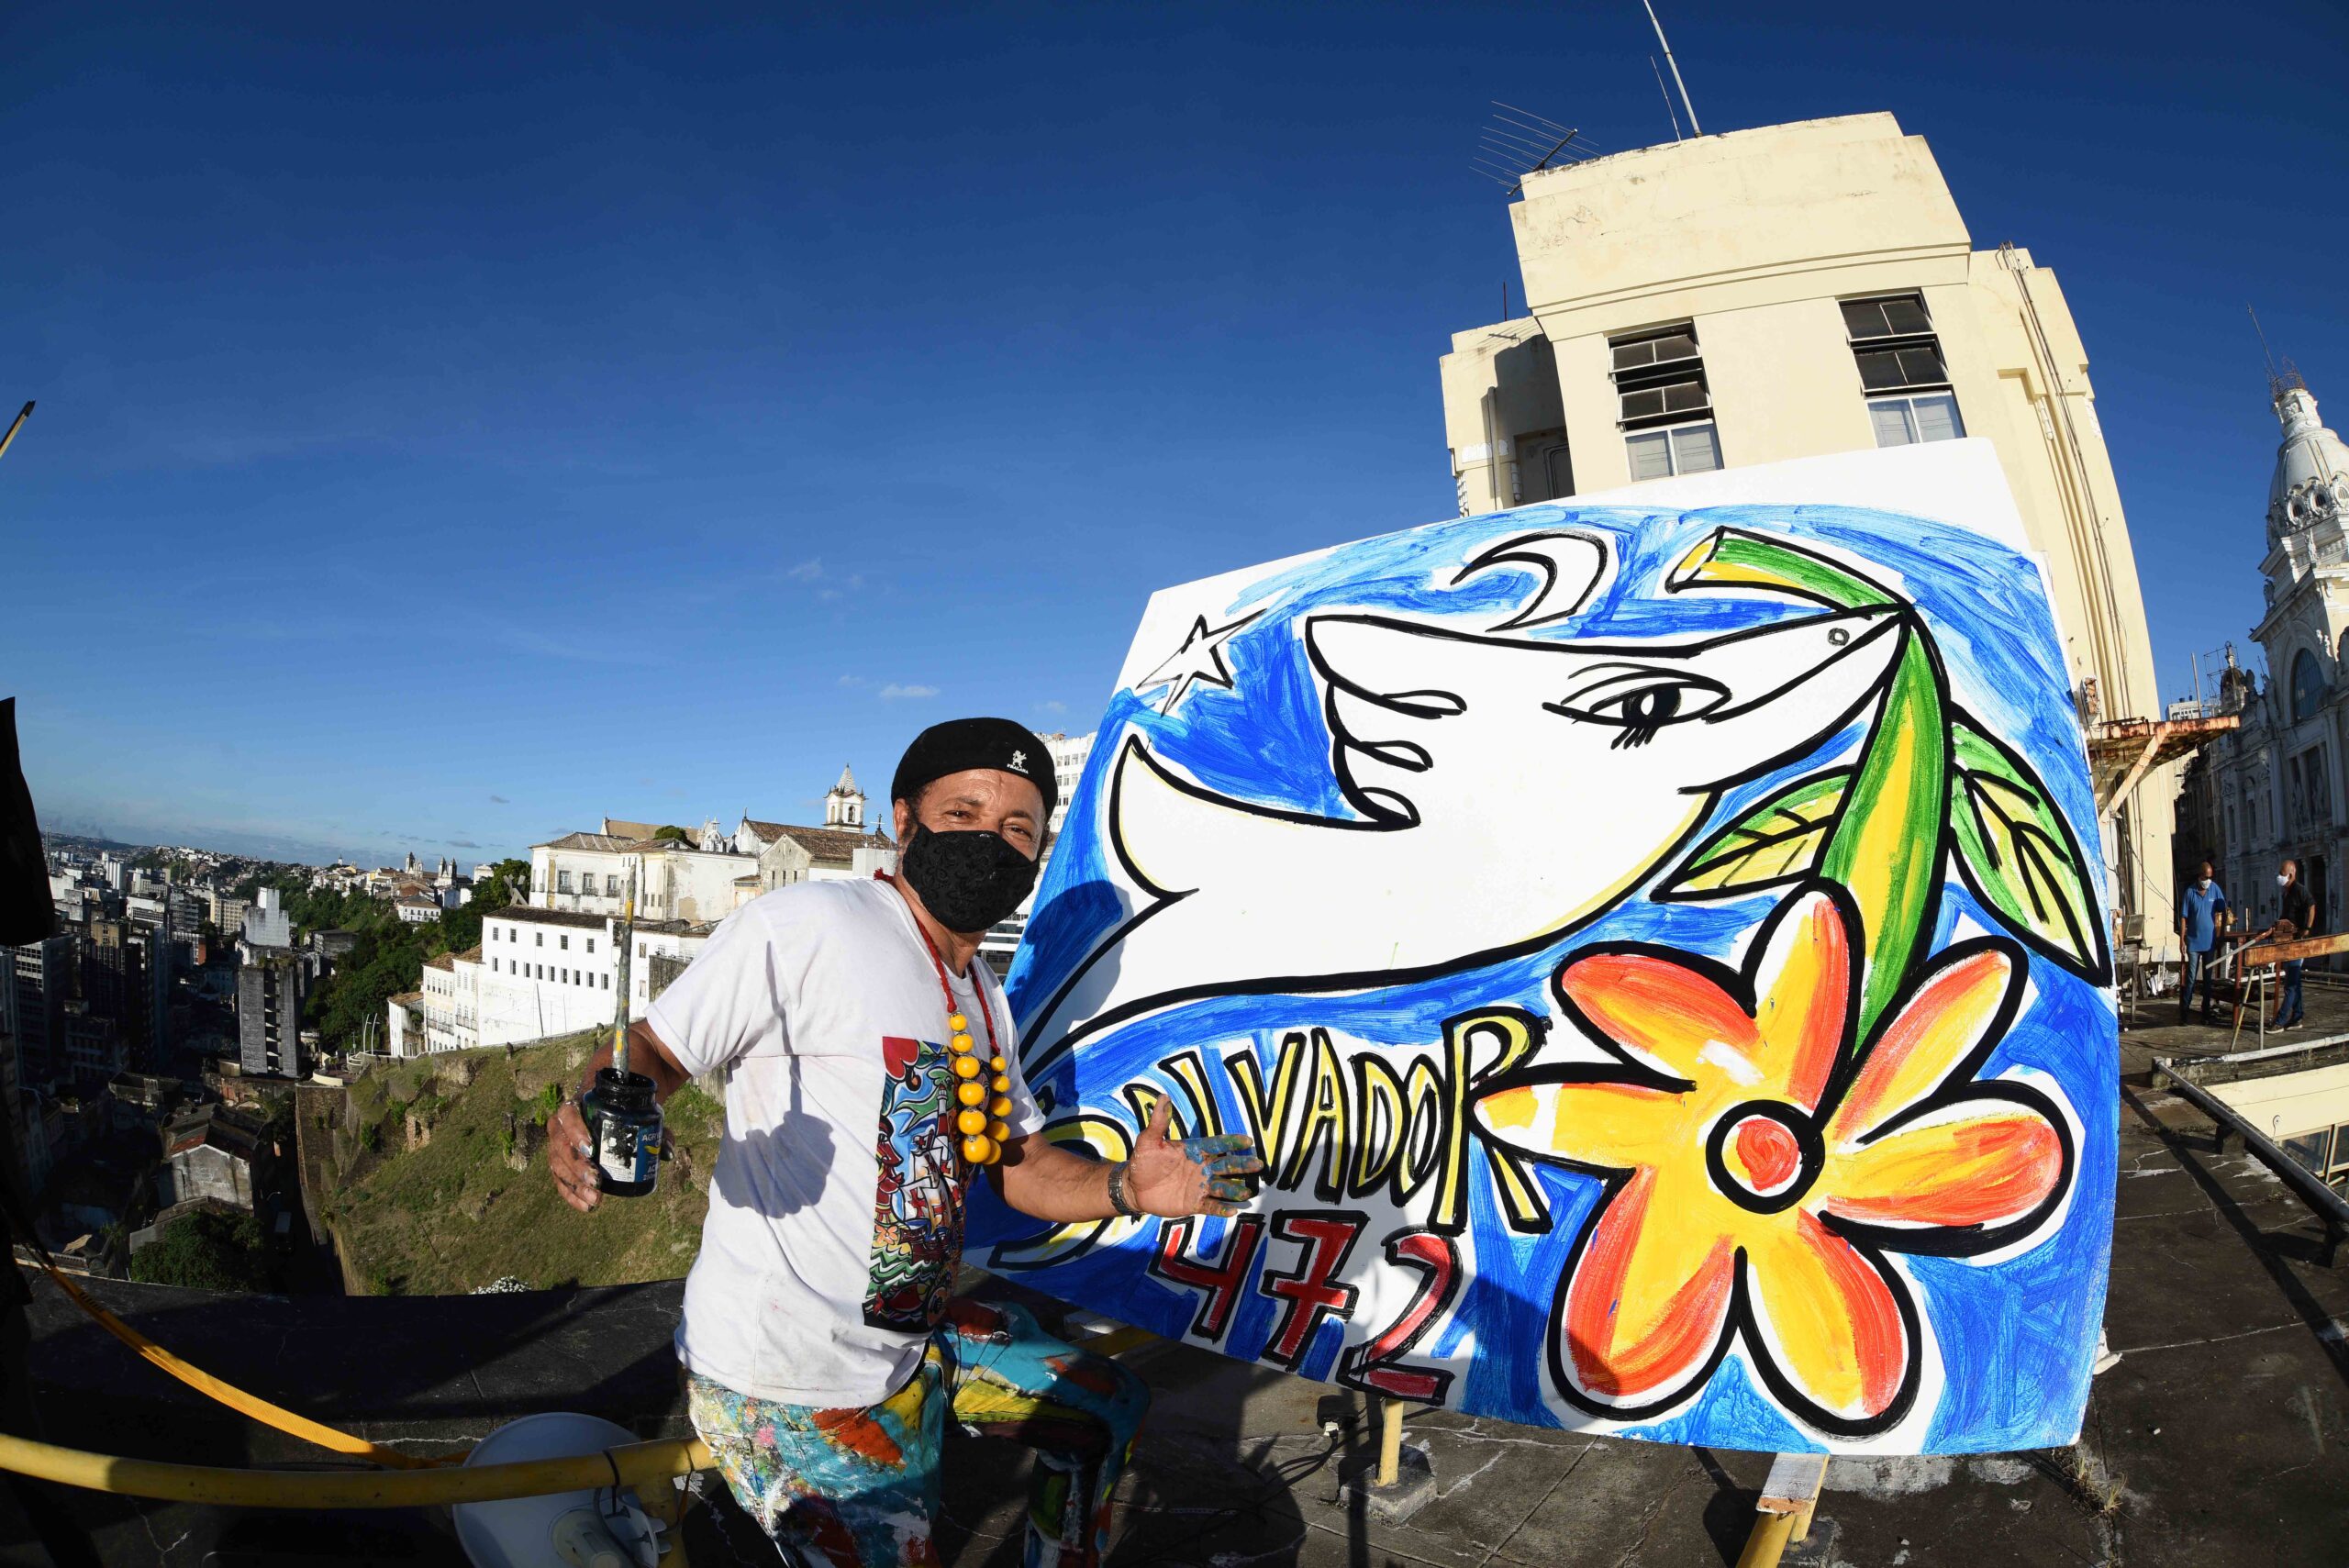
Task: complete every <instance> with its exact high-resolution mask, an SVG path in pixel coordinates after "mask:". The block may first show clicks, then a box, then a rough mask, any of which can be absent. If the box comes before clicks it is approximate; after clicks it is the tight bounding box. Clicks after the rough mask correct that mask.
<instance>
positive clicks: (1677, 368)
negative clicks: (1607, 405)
mask: <svg viewBox="0 0 2349 1568" xmlns="http://www.w3.org/2000/svg"><path fill="white" fill-rule="evenodd" d="M1607 347H1608V351H1609V355H1610V356H1611V357H1612V360H1613V362H1614V376H1615V399H1616V412H1617V419H1618V422H1619V423H1620V425H1621V427H1622V429H1623V432H1624V436H1623V442H1624V447H1625V449H1626V450H1627V451H1628V452H1629V454H1630V457H1631V477H1632V478H1633V479H1635V480H1638V479H1662V478H1664V477H1665V476H1666V475H1667V474H1674V473H1706V472H1708V471H1709V470H1712V469H1716V468H1719V467H1720V465H1721V450H1720V439H1719V438H1718V437H1717V435H1716V434H1715V432H1714V429H1713V425H1712V419H1711V415H1712V411H1713V397H1712V390H1711V387H1710V385H1709V384H1708V383H1707V382H1706V380H1705V361H1704V359H1703V357H1702V356H1701V355H1699V354H1698V351H1697V329H1696V328H1694V327H1693V326H1690V325H1688V324H1687V323H1685V322H1684V323H1682V324H1681V325H1679V326H1677V327H1658V328H1650V329H1648V330H1646V331H1643V332H1630V333H1626V334H1624V335H1623V336H1621V337H1620V338H1609V339H1608V340H1607ZM1634 432H1639V433H1636V434H1635V433H1634Z"/></svg>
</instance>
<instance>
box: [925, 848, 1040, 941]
mask: <svg viewBox="0 0 2349 1568" xmlns="http://www.w3.org/2000/svg"><path fill="white" fill-rule="evenodd" d="M897 870H898V873H899V874H901V875H902V876H904V877H905V879H906V882H907V885H908V886H910V887H911V888H912V889H913V890H914V891H915V892H916V893H918V894H919V895H921V902H922V907H924V908H926V909H928V910H929V911H930V913H931V914H932V915H935V916H937V917H938V923H939V924H940V925H941V926H943V927H945V928H946V929H948V930H950V931H954V932H957V933H959V934H961V935H963V936H969V935H970V934H972V933H973V932H974V931H984V930H985V929H987V928H988V927H989V926H992V925H994V924H995V923H996V921H997V920H1000V919H1002V918H1003V917H1005V916H1007V915H1008V914H1010V913H1011V912H1012V911H1013V910H1015V909H1017V908H1019V901H1020V900H1021V899H1023V898H1025V897H1027V896H1028V890H1029V889H1030V888H1031V887H1033V886H1035V885H1036V862H1034V861H1031V860H1030V859H1029V858H1028V857H1027V856H1026V855H1024V854H1021V853H1020V852H1019V850H1017V849H1015V848H1014V847H1013V846H1012V845H1011V843H1010V842H1009V841H1008V840H1006V839H1005V838H1004V836H1003V835H1002V834H1000V833H989V832H985V831H983V830H974V831H957V832H952V833H933V832H931V831H930V829H929V828H926V827H924V826H923V825H922V824H920V823H918V822H917V823H915V824H914V831H913V837H912V838H910V839H908V840H906V852H905V854H904V856H903V857H902V858H901V859H900V860H899V861H898V862H897Z"/></svg>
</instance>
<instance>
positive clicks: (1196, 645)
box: [1134, 610, 1264, 714]
mask: <svg viewBox="0 0 2349 1568" xmlns="http://www.w3.org/2000/svg"><path fill="white" fill-rule="evenodd" d="M1263 614H1264V611H1262V610H1251V611H1250V612H1249V613H1248V614H1246V615H1244V616H1241V617H1240V618H1239V619H1238V620H1235V621H1227V622H1225V623H1224V624H1223V625H1221V626H1217V627H1211V626H1209V625H1208V617H1205V616H1197V617H1193V618H1192V621H1191V629H1190V630H1189V631H1188V632H1187V633H1186V634H1185V635H1184V638H1183V646H1181V647H1180V648H1177V649H1176V650H1175V651H1174V652H1172V653H1170V654H1168V655H1167V656H1166V659H1165V661H1164V662H1163V663H1161V664H1160V665H1159V666H1158V668H1157V669H1155V670H1152V672H1151V673H1149V674H1147V675H1144V676H1143V677H1142V678H1141V680H1139V681H1136V682H1135V683H1134V692H1135V695H1141V693H1143V692H1147V691H1153V690H1155V689H1157V688H1158V687H1161V686H1163V687H1165V688H1166V689H1167V690H1166V696H1165V699H1164V700H1163V702H1161V703H1160V704H1159V707H1158V711H1159V712H1160V713H1161V714H1170V713H1173V712H1174V711H1175V708H1176V707H1178V706H1181V704H1182V701H1183V699H1184V698H1185V697H1186V696H1188V695H1190V692H1191V688H1192V687H1193V686H1196V685H1201V684H1205V685H1210V686H1221V687H1222V688H1223V689H1224V690H1225V691H1230V689H1231V666H1230V665H1229V664H1227V663H1225V662H1223V644H1224V641H1225V639H1228V638H1230V636H1231V634H1232V633H1233V632H1235V631H1238V630H1239V629H1240V628H1242V627H1244V626H1246V625H1247V624H1248V623H1249V622H1250V621H1252V620H1254V619H1255V618H1256V617H1258V616H1261V615H1263Z"/></svg>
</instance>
